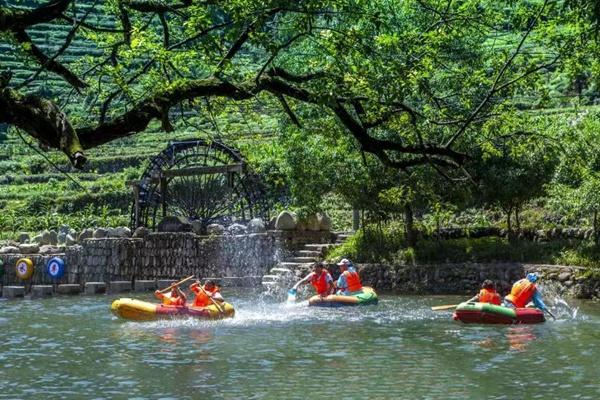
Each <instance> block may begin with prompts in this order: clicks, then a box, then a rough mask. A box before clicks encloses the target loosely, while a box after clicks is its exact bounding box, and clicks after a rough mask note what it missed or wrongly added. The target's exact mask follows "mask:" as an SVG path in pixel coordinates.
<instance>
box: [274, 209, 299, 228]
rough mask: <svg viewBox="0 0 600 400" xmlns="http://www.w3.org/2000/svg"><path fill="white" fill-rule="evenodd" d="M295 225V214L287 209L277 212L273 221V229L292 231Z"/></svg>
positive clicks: (296, 223)
mask: <svg viewBox="0 0 600 400" xmlns="http://www.w3.org/2000/svg"><path fill="white" fill-rule="evenodd" d="M297 225H298V222H297V221H296V216H295V215H294V214H293V213H291V212H289V211H282V212H281V213H279V215H278V216H277V220H276V221H275V229H278V230H282V231H293V230H294V229H296V226H297Z"/></svg>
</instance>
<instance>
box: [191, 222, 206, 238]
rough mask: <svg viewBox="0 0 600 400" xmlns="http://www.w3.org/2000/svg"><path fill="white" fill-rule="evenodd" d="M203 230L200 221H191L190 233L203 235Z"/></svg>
mask: <svg viewBox="0 0 600 400" xmlns="http://www.w3.org/2000/svg"><path fill="white" fill-rule="evenodd" d="M203 228H204V227H203V224H202V221H199V220H194V221H192V232H194V233H195V234H196V235H203V234H204V229H203Z"/></svg>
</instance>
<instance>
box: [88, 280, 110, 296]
mask: <svg viewBox="0 0 600 400" xmlns="http://www.w3.org/2000/svg"><path fill="white" fill-rule="evenodd" d="M83 292H84V293H85V294H100V293H106V283H104V282H86V283H85V285H84V288H83Z"/></svg>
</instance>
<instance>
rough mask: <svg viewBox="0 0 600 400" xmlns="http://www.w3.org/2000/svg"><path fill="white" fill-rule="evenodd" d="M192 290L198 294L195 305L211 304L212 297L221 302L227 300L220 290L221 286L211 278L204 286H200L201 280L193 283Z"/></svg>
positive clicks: (204, 305)
mask: <svg viewBox="0 0 600 400" xmlns="http://www.w3.org/2000/svg"><path fill="white" fill-rule="evenodd" d="M203 289H204V290H203ZM190 290H191V291H192V292H194V293H195V294H196V298H195V299H194V304H193V305H194V307H206V306H210V305H211V304H213V302H212V301H211V299H212V300H213V301H218V302H220V303H222V302H224V301H225V300H224V299H223V296H221V293H220V292H219V291H220V290H221V287H220V286H218V285H216V284H215V282H214V281H212V280H210V279H208V280H207V281H206V282H205V283H204V285H203V286H200V282H198V281H196V282H194V283H192V285H191V286H190Z"/></svg>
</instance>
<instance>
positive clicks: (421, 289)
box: [358, 263, 600, 298]
mask: <svg viewBox="0 0 600 400" xmlns="http://www.w3.org/2000/svg"><path fill="white" fill-rule="evenodd" d="M358 269H359V271H360V275H361V277H362V280H363V283H364V284H365V285H371V286H373V287H376V288H377V289H378V290H381V291H388V292H394V293H402V294H465V295H475V294H476V293H477V291H478V290H479V287H480V285H481V282H483V280H485V279H491V280H493V281H494V282H496V286H497V288H498V291H499V292H500V293H501V294H503V295H504V294H506V293H508V292H509V291H510V288H511V285H512V283H514V282H515V281H517V280H518V279H521V278H523V277H524V276H525V275H526V274H527V273H528V272H537V273H538V274H539V276H540V281H539V283H540V285H544V286H552V289H553V291H555V292H557V293H558V294H561V295H565V296H569V297H578V298H593V297H600V281H599V280H598V278H596V277H594V276H591V275H590V274H585V273H584V272H585V271H586V270H585V269H584V268H582V267H575V266H560V265H538V264H522V263H495V264H486V263H456V264H436V265H415V266H412V265H396V266H389V265H381V264H362V265H359V266H358Z"/></svg>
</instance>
